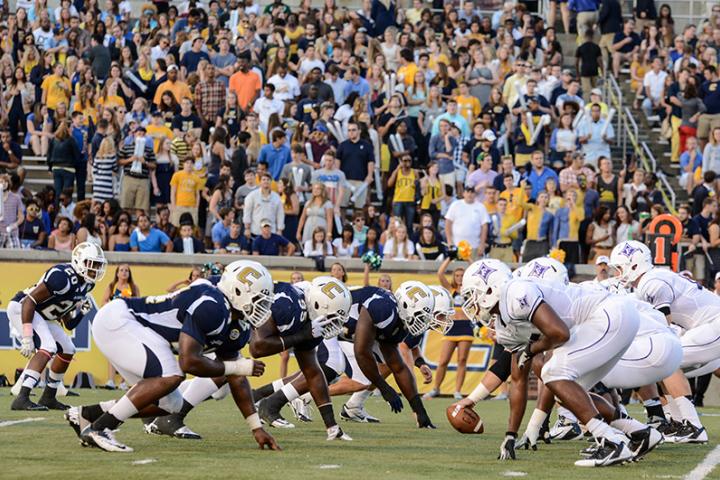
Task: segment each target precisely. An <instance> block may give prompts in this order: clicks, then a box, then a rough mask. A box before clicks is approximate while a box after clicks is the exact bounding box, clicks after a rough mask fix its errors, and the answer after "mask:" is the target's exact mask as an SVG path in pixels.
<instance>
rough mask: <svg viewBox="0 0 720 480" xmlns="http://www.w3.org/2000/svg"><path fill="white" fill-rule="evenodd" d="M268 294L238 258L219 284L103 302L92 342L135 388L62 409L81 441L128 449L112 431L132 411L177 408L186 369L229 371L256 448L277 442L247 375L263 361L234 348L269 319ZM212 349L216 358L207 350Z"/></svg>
mask: <svg viewBox="0 0 720 480" xmlns="http://www.w3.org/2000/svg"><path fill="white" fill-rule="evenodd" d="M272 294H273V283H272V278H271V277H270V274H269V273H268V271H267V270H266V269H265V267H263V266H262V265H260V264H259V263H257V262H252V261H247V260H239V261H236V262H233V263H231V264H230V265H228V266H227V268H226V269H225V271H224V273H223V275H222V277H221V279H220V282H219V283H218V285H217V287H215V286H214V285H213V284H212V283H210V282H208V281H207V280H204V279H203V280H196V281H195V282H193V283H192V284H191V285H190V286H189V287H188V288H185V289H181V290H178V291H176V292H173V293H170V294H168V295H161V296H157V297H144V298H129V299H116V300H113V301H112V302H110V303H108V304H107V305H105V306H104V307H103V308H101V309H100V311H99V312H98V313H97V315H96V316H95V320H94V322H93V327H92V333H93V337H94V338H95V343H96V344H97V346H98V348H99V349H100V350H101V351H102V352H103V354H104V355H105V357H107V359H108V360H109V361H110V363H112V365H113V366H114V367H115V369H116V370H117V371H118V372H119V373H120V374H121V375H122V376H123V378H125V380H127V381H128V383H131V384H133V385H134V387H133V388H132V389H131V390H130V391H128V393H127V394H126V395H125V396H123V397H122V398H120V399H119V400H118V401H117V402H113V401H110V402H102V403H100V404H96V405H89V406H83V407H77V408H73V409H70V410H69V411H68V412H67V413H66V419H67V420H68V422H69V423H70V425H71V426H72V427H73V429H74V430H75V432H76V433H77V434H78V436H79V437H80V440H81V442H82V443H84V444H87V445H91V446H96V447H98V448H101V449H103V450H106V451H109V452H131V451H132V448H130V447H128V446H126V445H124V444H122V443H121V442H119V441H118V440H116V439H115V436H114V434H113V431H114V430H116V429H117V428H118V426H119V425H121V424H122V423H123V422H124V421H126V420H127V419H128V418H130V417H134V416H137V417H147V416H153V417H154V416H158V415H166V414H168V413H175V412H178V411H180V409H181V408H182V406H183V397H182V394H181V393H180V392H179V391H178V389H177V387H178V386H179V385H180V383H181V382H182V380H183V379H184V377H185V374H191V375H195V376H197V377H210V378H216V377H226V378H227V381H228V383H229V384H230V390H231V391H232V394H233V398H234V399H235V403H236V404H237V405H238V407H239V409H240V411H241V412H242V413H243V416H244V417H245V419H246V421H247V423H248V425H249V426H250V429H251V430H252V433H253V435H254V437H255V441H256V442H257V443H258V445H260V447H261V448H264V447H265V446H267V447H269V448H270V449H273V450H277V449H279V447H278V446H277V444H276V443H275V440H274V439H273V437H272V436H270V435H269V434H268V433H266V432H265V431H264V430H263V428H262V425H261V423H260V419H259V417H258V415H257V413H256V412H255V406H254V404H253V401H252V393H251V390H250V385H249V382H248V381H247V378H246V377H247V376H250V375H253V376H260V375H262V373H263V371H264V370H265V365H264V363H262V362H260V361H257V360H252V359H246V358H242V356H240V355H239V351H240V349H241V348H243V347H244V346H245V344H246V343H247V341H248V338H249V335H248V333H247V332H248V330H249V329H250V326H251V325H256V324H262V323H264V322H265V321H267V319H268V317H269V315H270V305H271V303H272ZM174 349H175V350H177V352H178V357H177V359H176V358H175V354H174ZM211 352H214V353H215V358H214V359H213V358H210V357H208V356H207V355H206V354H207V353H211Z"/></svg>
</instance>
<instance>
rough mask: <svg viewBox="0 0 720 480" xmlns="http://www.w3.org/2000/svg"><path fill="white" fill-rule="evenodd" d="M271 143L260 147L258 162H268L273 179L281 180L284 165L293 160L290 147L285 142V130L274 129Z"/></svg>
mask: <svg viewBox="0 0 720 480" xmlns="http://www.w3.org/2000/svg"><path fill="white" fill-rule="evenodd" d="M270 138H271V143H270V144H268V145H263V147H262V148H261V149H260V156H259V157H258V163H267V165H268V172H269V173H270V175H272V178H273V180H275V181H278V180H280V174H281V173H282V169H283V167H284V166H285V165H286V164H288V163H290V162H291V161H292V158H291V156H290V148H289V147H288V146H287V145H286V144H285V139H286V137H285V132H284V131H283V130H281V129H278V130H273V132H272V134H271V137H270Z"/></svg>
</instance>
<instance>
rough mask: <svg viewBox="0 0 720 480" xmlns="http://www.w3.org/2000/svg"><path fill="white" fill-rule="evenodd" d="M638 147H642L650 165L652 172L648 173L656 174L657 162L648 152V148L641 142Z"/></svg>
mask: <svg viewBox="0 0 720 480" xmlns="http://www.w3.org/2000/svg"><path fill="white" fill-rule="evenodd" d="M640 146H641V147H642V149H643V151H644V152H645V155H646V156H647V157H646V158H647V159H648V160H649V161H650V165H652V170H650V171H651V172H657V160H655V155H653V154H652V152H651V151H650V147H648V146H647V143H645V142H642V144H641V145H640Z"/></svg>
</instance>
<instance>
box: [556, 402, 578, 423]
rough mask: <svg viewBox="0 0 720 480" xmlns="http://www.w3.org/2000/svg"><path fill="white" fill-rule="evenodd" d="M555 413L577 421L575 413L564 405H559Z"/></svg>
mask: <svg viewBox="0 0 720 480" xmlns="http://www.w3.org/2000/svg"><path fill="white" fill-rule="evenodd" d="M557 413H558V416H560V415H562V416H563V417H565V418H566V419H568V420H570V421H571V422H575V423H579V422H578V419H577V417H576V416H575V414H574V413H573V412H571V411H570V410H568V409H567V408H565V407H562V406H559V407H558V408H557Z"/></svg>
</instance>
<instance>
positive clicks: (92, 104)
mask: <svg viewBox="0 0 720 480" xmlns="http://www.w3.org/2000/svg"><path fill="white" fill-rule="evenodd" d="M96 92H97V90H95V87H94V86H93V85H87V84H86V85H83V86H82V87H80V90H79V95H78V99H77V101H76V102H75V105H73V111H74V112H81V113H82V114H83V118H84V120H83V125H85V126H86V127H87V126H89V125H90V120H92V123H93V125H97V116H98V110H97V102H96V100H95V94H96Z"/></svg>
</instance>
